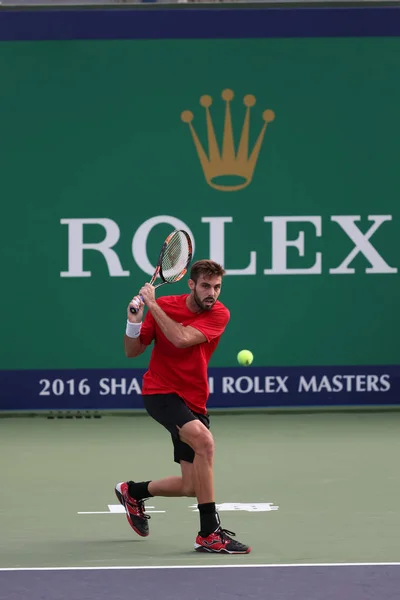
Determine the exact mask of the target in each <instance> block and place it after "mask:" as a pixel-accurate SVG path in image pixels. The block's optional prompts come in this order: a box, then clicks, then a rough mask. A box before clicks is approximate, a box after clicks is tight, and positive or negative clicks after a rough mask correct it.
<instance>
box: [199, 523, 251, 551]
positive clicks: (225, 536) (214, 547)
mask: <svg viewBox="0 0 400 600" xmlns="http://www.w3.org/2000/svg"><path fill="white" fill-rule="evenodd" d="M231 535H236V533H233V531H228V530H227V529H222V527H218V529H216V530H215V531H214V532H213V533H210V535H208V536H207V537H202V536H201V535H200V534H199V535H198V536H197V538H196V543H195V545H194V549H195V550H196V551H197V552H218V553H219V554H248V553H249V552H250V551H251V548H250V546H246V545H245V544H242V543H241V542H237V541H236V540H233V539H232V538H231V537H230V536H231Z"/></svg>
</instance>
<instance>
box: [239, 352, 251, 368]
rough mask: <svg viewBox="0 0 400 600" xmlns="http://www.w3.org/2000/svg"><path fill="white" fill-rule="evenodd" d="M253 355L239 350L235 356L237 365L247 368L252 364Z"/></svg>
mask: <svg viewBox="0 0 400 600" xmlns="http://www.w3.org/2000/svg"><path fill="white" fill-rule="evenodd" d="M253 358H254V356H253V353H252V352H250V350H241V351H240V352H239V354H238V355H237V360H238V363H239V365H242V366H244V367H248V366H249V365H251V363H252V362H253Z"/></svg>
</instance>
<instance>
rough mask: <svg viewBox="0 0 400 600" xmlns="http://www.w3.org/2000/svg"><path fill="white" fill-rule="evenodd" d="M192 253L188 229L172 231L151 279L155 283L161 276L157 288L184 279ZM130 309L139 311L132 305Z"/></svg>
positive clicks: (133, 312) (133, 311)
mask: <svg viewBox="0 0 400 600" xmlns="http://www.w3.org/2000/svg"><path fill="white" fill-rule="evenodd" d="M192 254H193V247H192V240H191V239H190V236H189V234H188V233H187V232H186V231H184V230H183V229H176V230H175V231H173V232H172V233H170V234H169V236H168V237H167V239H166V240H165V242H164V244H163V246H162V248H161V252H160V256H159V257H158V262H157V266H156V270H155V271H154V274H153V277H152V278H151V280H150V284H151V285H153V284H154V282H155V281H156V279H157V277H160V279H161V282H160V283H158V284H157V285H156V286H155V288H158V287H160V286H161V285H164V284H166V283H176V282H177V281H179V280H180V279H182V277H183V276H184V275H185V273H187V270H188V267H189V265H190V263H191V260H192ZM141 298H142V297H141ZM142 301H143V298H142ZM129 310H130V312H131V313H132V314H135V313H137V309H136V308H135V307H134V306H130V307H129Z"/></svg>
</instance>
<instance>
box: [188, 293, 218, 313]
mask: <svg viewBox="0 0 400 600" xmlns="http://www.w3.org/2000/svg"><path fill="white" fill-rule="evenodd" d="M193 298H194V301H195V302H196V304H197V306H198V307H199V308H201V310H211V309H212V307H213V306H214V304H215V300H214V298H212V297H211V296H207V297H206V298H204V300H201V299H200V298H199V296H198V294H197V292H196V288H195V289H194V290H193ZM206 300H212V302H210V303H209V304H204V302H205V301H206Z"/></svg>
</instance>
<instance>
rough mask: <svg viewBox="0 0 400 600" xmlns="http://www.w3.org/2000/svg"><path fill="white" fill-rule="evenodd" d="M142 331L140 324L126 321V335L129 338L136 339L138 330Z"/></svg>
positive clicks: (138, 333)
mask: <svg viewBox="0 0 400 600" xmlns="http://www.w3.org/2000/svg"><path fill="white" fill-rule="evenodd" d="M141 329H142V324H141V323H131V322H130V321H128V320H127V321H126V331H125V333H126V335H127V336H128V337H130V338H138V337H139V335H140V330H141Z"/></svg>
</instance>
